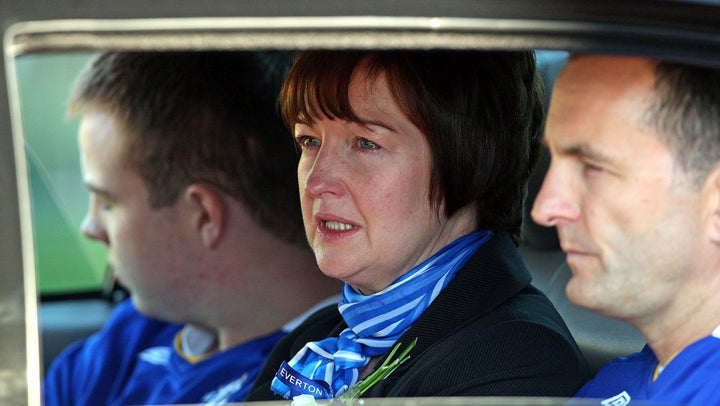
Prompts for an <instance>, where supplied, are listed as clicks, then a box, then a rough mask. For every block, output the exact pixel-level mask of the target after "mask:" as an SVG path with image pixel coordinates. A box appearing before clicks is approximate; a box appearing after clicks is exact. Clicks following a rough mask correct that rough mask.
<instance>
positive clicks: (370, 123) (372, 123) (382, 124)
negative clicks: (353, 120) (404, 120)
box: [358, 117, 397, 133]
mask: <svg viewBox="0 0 720 406" xmlns="http://www.w3.org/2000/svg"><path fill="white" fill-rule="evenodd" d="M358 120H359V121H358V124H360V125H362V126H364V127H370V126H374V127H380V128H384V129H386V130H388V131H392V132H394V133H397V130H396V129H395V128H394V127H393V126H391V125H389V124H387V123H385V122H383V121H380V120H375V119H367V118H362V117H358Z"/></svg>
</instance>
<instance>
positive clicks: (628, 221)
mask: <svg viewBox="0 0 720 406" xmlns="http://www.w3.org/2000/svg"><path fill="white" fill-rule="evenodd" d="M652 97H654V73H653V64H652V62H650V61H647V60H644V59H632V58H617V57H591V56H584V57H577V58H573V59H571V60H570V62H569V63H568V65H567V67H566V68H565V69H564V71H563V72H562V73H561V75H560V77H559V78H558V80H557V82H556V84H555V88H554V90H553V96H552V101H551V105H550V109H549V112H548V119H547V125H546V131H545V139H546V142H547V145H548V147H549V149H550V152H551V155H552V161H551V166H550V169H549V171H548V173H547V176H546V178H545V181H544V183H543V186H542V189H541V190H540V192H539V195H538V197H537V199H536V201H535V205H534V207H533V213H532V215H533V218H534V219H535V221H537V222H538V223H541V224H544V225H546V226H556V227H557V230H558V234H559V237H560V242H561V246H562V249H563V251H565V253H566V254H567V262H568V265H569V266H570V268H571V270H572V273H573V276H572V278H571V280H570V282H569V283H568V286H567V294H568V297H569V299H570V300H571V301H572V302H573V303H575V304H578V305H580V306H583V307H586V308H589V309H591V310H594V311H597V312H599V313H601V314H604V315H607V316H611V317H617V318H621V319H625V320H628V321H631V322H636V323H634V324H637V323H644V322H650V321H651V320H653V318H655V319H657V318H661V317H662V316H661V315H662V314H663V312H667V311H668V310H669V309H670V308H671V307H672V306H673V301H674V300H676V299H677V297H679V296H681V295H682V294H683V293H682V292H689V291H691V289H685V288H686V287H689V286H692V285H693V284H696V285H697V283H698V281H699V280H698V279H697V278H695V277H694V275H695V274H696V273H697V269H698V268H699V265H698V264H699V263H700V262H699V261H700V258H702V257H703V254H702V252H701V251H702V249H701V248H700V247H701V245H702V244H700V241H701V240H702V239H703V238H702V236H703V231H702V222H703V221H702V218H703V217H707V216H708V215H710V213H706V212H704V211H703V206H702V204H701V203H702V199H703V196H702V193H701V189H702V188H701V187H695V186H692V185H691V184H690V182H689V181H688V180H687V179H685V177H684V176H683V172H682V170H681V169H680V168H678V167H677V163H676V162H675V160H674V159H673V153H672V151H671V150H670V149H669V147H668V146H667V145H665V144H664V143H663V142H661V141H660V140H659V138H658V137H657V136H655V135H654V130H653V129H652V128H650V127H649V126H648V125H647V124H646V123H645V122H644V118H645V114H646V113H645V112H646V109H647V108H648V106H649V103H650V102H651V101H652Z"/></svg>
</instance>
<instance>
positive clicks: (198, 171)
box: [44, 52, 340, 405]
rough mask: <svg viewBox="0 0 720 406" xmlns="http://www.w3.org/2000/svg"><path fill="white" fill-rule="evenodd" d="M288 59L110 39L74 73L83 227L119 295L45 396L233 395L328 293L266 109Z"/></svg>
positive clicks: (57, 401) (286, 148)
mask: <svg viewBox="0 0 720 406" xmlns="http://www.w3.org/2000/svg"><path fill="white" fill-rule="evenodd" d="M271 59H272V60H271ZM275 59H277V60H275ZM271 62H272V63H271ZM277 62H282V63H281V64H279V65H278V64H277ZM288 62H289V61H288ZM285 66H286V64H285V61H283V60H282V59H278V58H271V57H270V56H269V55H266V54H260V53H249V52H248V53H241V52H237V53H232V52H170V53H143V52H121V53H105V54H102V55H100V56H99V57H97V58H96V59H94V60H93V61H92V63H91V64H90V65H89V66H88V67H87V68H86V69H85V70H84V71H83V72H82V74H81V75H80V76H79V79H78V81H77V83H76V86H75V88H74V91H73V94H72V97H71V100H70V112H71V113H72V114H80V115H81V116H82V120H81V125H80V130H79V144H80V151H81V163H82V170H83V177H84V180H85V183H86V185H87V188H88V189H89V191H90V206H89V209H88V213H87V216H86V218H85V220H84V221H83V224H82V231H83V233H84V234H85V235H86V236H87V237H88V238H91V239H93V240H96V241H100V242H102V243H103V244H105V245H106V246H107V249H108V258H109V263H110V265H111V266H112V268H113V270H114V274H115V276H116V277H117V279H118V281H119V282H120V283H121V284H122V285H124V286H125V287H127V289H128V290H129V291H130V293H131V301H130V300H128V301H125V302H123V303H121V304H120V305H119V306H118V308H117V310H116V311H115V312H114V314H113V316H112V317H111V319H110V320H109V322H108V323H107V324H106V326H105V327H104V328H103V330H102V331H100V332H99V333H97V334H95V335H93V336H91V337H90V338H88V339H86V340H83V341H81V342H79V343H76V344H74V345H72V346H71V347H69V348H68V349H66V350H65V352H64V353H63V354H62V355H61V356H60V357H59V359H58V360H57V361H56V362H55V363H54V364H53V365H52V367H51V368H50V369H49V371H48V374H47V377H46V380H45V383H44V398H45V404H47V405H61V404H67V405H81V404H94V405H99V404H103V405H116V404H117V405H119V404H168V403H201V402H202V403H222V402H226V401H240V400H243V399H244V397H245V394H246V393H247V390H248V389H249V388H250V385H251V384H252V381H253V379H254V378H255V375H256V374H257V372H258V370H259V368H260V367H261V366H262V363H263V362H264V360H265V357H266V355H267V354H268V352H269V351H270V349H271V348H272V347H273V346H274V345H275V343H276V342H277V341H278V340H279V339H280V338H282V337H283V336H284V335H285V334H286V333H287V332H288V331H289V330H290V329H291V328H292V327H293V326H294V325H296V324H297V323H299V321H300V320H302V317H299V315H301V313H303V312H305V311H306V310H308V309H310V308H312V307H313V305H315V304H318V303H320V302H321V301H323V300H324V299H327V298H328V297H330V296H332V295H334V294H337V293H339V292H340V285H339V284H338V283H337V282H335V281H334V280H332V279H329V278H327V277H325V276H323V274H322V272H320V271H319V270H318V268H317V265H316V262H315V257H314V255H313V253H312V251H311V250H310V249H309V247H308V245H307V242H306V240H305V236H304V235H305V234H304V226H303V222H302V218H301V214H300V207H299V198H298V188H297V182H296V180H295V178H294V177H293V176H288V175H289V174H292V173H293V172H294V171H295V168H296V165H297V159H298V158H297V154H296V151H295V149H294V146H293V143H292V139H291V137H290V136H289V135H288V134H287V132H286V129H285V128H284V126H283V124H282V122H281V120H280V119H279V117H278V116H277V115H276V109H275V105H276V102H275V100H276V99H275V98H276V95H277V91H278V89H279V86H280V84H281V79H282V74H281V73H282V69H283V68H284V67H285ZM289 292H293V293H292V294H289ZM336 300H337V299H331V300H330V303H333V302H336ZM330 303H328V304H330ZM293 319H294V320H293Z"/></svg>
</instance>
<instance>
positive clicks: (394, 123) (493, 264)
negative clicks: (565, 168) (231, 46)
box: [247, 51, 587, 400]
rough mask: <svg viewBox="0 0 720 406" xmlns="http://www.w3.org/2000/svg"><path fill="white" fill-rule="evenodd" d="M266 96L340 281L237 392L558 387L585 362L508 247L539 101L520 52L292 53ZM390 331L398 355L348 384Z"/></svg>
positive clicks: (463, 392)
mask: <svg viewBox="0 0 720 406" xmlns="http://www.w3.org/2000/svg"><path fill="white" fill-rule="evenodd" d="M280 99H281V105H282V111H283V116H284V119H285V121H286V123H287V124H288V125H289V126H290V127H291V128H292V130H293V132H294V135H295V139H296V140H297V143H298V145H299V146H300V149H301V151H302V154H301V158H300V163H299V166H298V181H299V185H300V195H301V196H300V198H301V206H302V211H303V219H304V222H305V231H306V234H307V237H308V240H309V242H310V245H311V246H312V248H313V250H314V252H315V256H316V258H317V261H318V265H319V266H320V269H321V270H322V271H323V273H325V274H326V275H328V276H331V277H334V278H338V279H341V280H343V281H344V282H345V287H344V291H343V301H342V302H341V303H340V305H339V306H338V307H339V313H340V314H338V309H334V308H329V309H325V310H323V311H320V312H319V313H317V314H315V315H314V317H311V318H310V319H309V320H308V321H307V322H306V323H304V324H303V325H301V326H300V327H299V328H298V329H297V330H295V331H294V332H293V333H291V335H290V336H288V337H287V338H286V339H285V340H284V341H282V342H281V343H280V344H279V345H278V346H277V347H276V348H275V349H274V350H273V353H271V355H270V357H269V359H268V362H267V363H266V364H265V367H264V370H263V371H262V372H261V374H260V376H259V378H258V380H257V381H256V382H255V384H254V386H253V389H251V394H250V396H249V397H248V399H247V400H262V399H273V398H278V397H279V396H283V397H286V398H290V397H294V396H297V395H301V394H305V395H312V396H313V397H316V398H334V397H339V396H368V397H388V396H391V397H405V396H473V395H475V396H480V395H504V396H513V395H515V396H570V395H572V394H573V393H575V391H576V390H577V389H578V388H579V387H580V386H581V384H582V383H583V382H584V381H585V379H586V377H587V376H586V375H587V369H586V364H585V361H584V359H583V357H582V355H581V353H580V350H579V349H578V347H577V345H576V344H575V342H574V340H573V339H572V336H571V334H570V333H569V331H568V330H567V328H566V326H565V324H564V323H563V321H562V319H561V317H560V316H559V314H558V313H557V312H556V310H555V309H554V307H553V306H552V304H551V303H550V302H549V301H548V300H547V298H546V297H545V296H544V295H543V294H542V293H541V292H539V291H538V290H537V289H535V288H534V287H532V286H531V285H530V279H531V278H530V275H529V273H528V271H527V270H526V268H525V266H524V265H523V262H522V260H521V258H520V256H519V254H518V252H517V250H516V244H517V242H518V241H519V230H520V224H521V220H522V205H523V198H524V190H525V185H526V181H527V178H528V176H529V173H530V168H531V166H532V163H533V161H534V157H535V155H536V149H537V145H538V140H537V133H538V132H539V128H540V126H541V122H542V116H543V111H542V102H541V99H542V84H541V82H540V80H539V79H538V75H536V72H535V61H534V56H533V54H532V53H530V52H516V53H503V52H496V53H478V52H444V53H425V52H315V51H313V52H305V53H301V54H300V55H299V56H298V58H297V59H296V61H295V63H294V65H293V68H292V70H291V72H290V74H289V76H288V79H287V80H286V82H285V85H284V87H283V90H282V93H281V96H280ZM397 343H400V345H401V348H400V351H402V350H403V349H408V348H411V349H410V350H409V354H408V355H409V359H407V360H406V361H405V362H403V363H402V364H401V365H400V366H398V367H397V369H395V370H394V371H392V374H391V375H390V376H389V377H387V378H385V379H383V380H380V381H379V382H378V383H376V384H374V385H369V384H368V382H372V381H374V380H375V378H376V376H371V377H370V378H369V379H367V380H366V381H365V383H364V384H361V385H358V382H359V381H361V380H362V379H364V378H366V377H367V376H368V375H371V374H373V373H374V371H376V370H377V369H380V370H385V371H387V369H388V368H379V367H380V366H381V365H382V364H383V362H385V359H384V358H385V357H387V355H388V353H389V352H390V350H391V348H393V347H394V346H395V345H396V344H397ZM397 354H398V353H395V354H393V358H397V356H398V355H397ZM284 361H287V362H284ZM377 373H379V372H375V374H377ZM368 386H369V387H368ZM358 388H362V390H358Z"/></svg>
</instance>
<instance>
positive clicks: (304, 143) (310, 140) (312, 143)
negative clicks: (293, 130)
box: [295, 135, 320, 148]
mask: <svg viewBox="0 0 720 406" xmlns="http://www.w3.org/2000/svg"><path fill="white" fill-rule="evenodd" d="M295 139H296V140H297V143H298V145H300V147H301V148H310V147H316V146H318V145H320V140H318V139H317V138H315V137H310V136H307V135H301V136H298V137H295Z"/></svg>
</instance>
